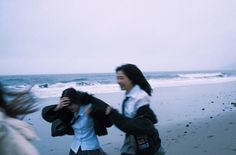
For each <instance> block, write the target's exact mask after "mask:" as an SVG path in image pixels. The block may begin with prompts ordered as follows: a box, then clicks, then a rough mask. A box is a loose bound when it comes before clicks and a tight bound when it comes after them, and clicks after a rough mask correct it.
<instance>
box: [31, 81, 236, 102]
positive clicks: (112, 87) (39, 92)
mask: <svg viewBox="0 0 236 155" xmlns="http://www.w3.org/2000/svg"><path fill="white" fill-rule="evenodd" d="M231 81H236V77H212V78H187V79H185V78H174V79H150V80H149V82H150V84H151V86H152V88H159V87H176V86H188V85H200V84H214V83H223V82H231ZM69 87H73V88H75V89H77V90H81V91H85V92H88V93H90V94H100V93H113V92H120V91H121V90H120V88H119V85H118V84H95V85H85V86H81V85H76V83H74V82H69V83H57V84H53V85H49V86H48V87H47V88H40V87H39V86H37V85H36V86H34V87H33V88H32V90H33V92H34V93H35V94H36V96H38V97H39V98H48V97H59V96H60V95H61V92H62V91H63V90H64V89H66V88H69Z"/></svg>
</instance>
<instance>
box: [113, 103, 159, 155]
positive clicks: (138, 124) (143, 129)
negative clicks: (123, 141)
mask: <svg viewBox="0 0 236 155" xmlns="http://www.w3.org/2000/svg"><path fill="white" fill-rule="evenodd" d="M109 117H110V119H111V121H112V122H113V123H114V124H115V125H116V126H117V127H118V128H119V129H120V130H122V131H123V132H125V133H127V134H130V135H134V137H140V136H141V137H142V136H145V137H148V138H147V139H148V141H149V143H151V144H150V145H152V148H149V149H146V150H142V149H141V150H136V155H141V154H148V155H152V154H154V153H153V152H157V151H158V149H159V147H160V145H161V139H160V137H159V133H158V130H157V129H156V128H155V126H154V124H155V123H157V118H156V115H155V114H154V112H153V111H152V110H151V109H150V107H149V105H145V106H142V107H140V108H139V109H138V110H137V113H136V115H135V117H134V118H129V117H125V116H124V115H122V114H120V113H119V112H118V111H117V110H114V109H113V110H112V111H111V113H110V115H109ZM151 152H152V153H151Z"/></svg>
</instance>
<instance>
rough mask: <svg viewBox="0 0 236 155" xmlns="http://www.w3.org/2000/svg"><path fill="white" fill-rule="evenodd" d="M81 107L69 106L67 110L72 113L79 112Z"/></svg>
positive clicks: (76, 105)
mask: <svg viewBox="0 0 236 155" xmlns="http://www.w3.org/2000/svg"><path fill="white" fill-rule="evenodd" d="M79 107H80V106H79V105H78V104H73V103H72V104H71V105H69V106H67V109H69V110H70V111H71V112H74V113H75V112H77V111H79Z"/></svg>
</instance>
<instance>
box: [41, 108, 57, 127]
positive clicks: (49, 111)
mask: <svg viewBox="0 0 236 155" xmlns="http://www.w3.org/2000/svg"><path fill="white" fill-rule="evenodd" d="M55 107H56V105H49V106H46V107H44V108H43V109H42V117H43V119H44V120H46V121H47V122H50V123H51V122H53V121H55V120H56V119H57V118H58V116H59V111H54V110H53V109H54V108H55Z"/></svg>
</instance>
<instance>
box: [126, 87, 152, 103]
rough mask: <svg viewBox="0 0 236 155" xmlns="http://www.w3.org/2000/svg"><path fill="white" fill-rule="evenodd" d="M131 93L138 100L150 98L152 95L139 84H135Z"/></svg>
mask: <svg viewBox="0 0 236 155" xmlns="http://www.w3.org/2000/svg"><path fill="white" fill-rule="evenodd" d="M129 95H130V96H131V97H133V98H136V99H137V100H139V99H142V98H145V99H148V100H150V96H149V95H148V94H147V93H146V92H145V91H144V90H142V89H141V88H140V87H139V86H138V85H135V86H134V88H133V89H132V91H131V93H130V94H129Z"/></svg>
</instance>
